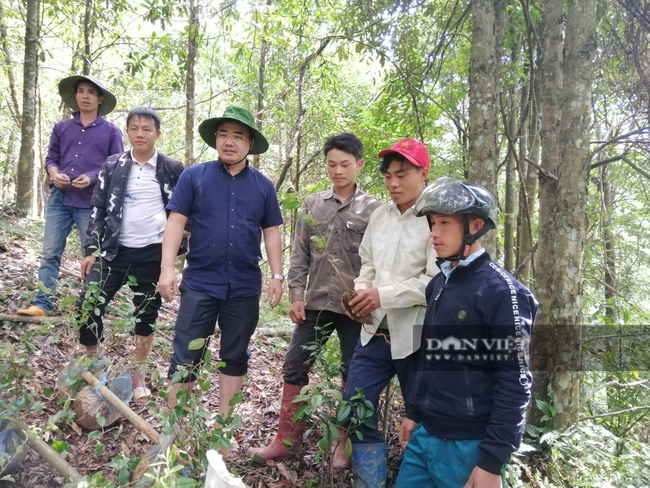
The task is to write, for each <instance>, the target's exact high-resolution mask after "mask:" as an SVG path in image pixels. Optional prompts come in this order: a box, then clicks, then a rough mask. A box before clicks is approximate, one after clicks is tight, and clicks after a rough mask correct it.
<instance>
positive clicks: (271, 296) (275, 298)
mask: <svg viewBox="0 0 650 488" xmlns="http://www.w3.org/2000/svg"><path fill="white" fill-rule="evenodd" d="M281 298H282V282H281V281H280V280H279V279H277V278H271V279H270V280H269V284H268V286H267V288H266V301H267V302H269V303H270V304H271V308H275V306H276V305H277V304H278V303H280V299H281Z"/></svg>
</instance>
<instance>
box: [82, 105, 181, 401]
mask: <svg viewBox="0 0 650 488" xmlns="http://www.w3.org/2000/svg"><path fill="white" fill-rule="evenodd" d="M126 129H127V135H128V138H129V142H130V143H131V149H130V150H129V151H126V152H123V153H120V154H115V155H114V156H111V157H109V158H108V159H107V160H106V162H105V163H104V165H103V166H102V169H101V171H100V173H99V183H98V185H97V186H96V187H95V191H94V193H93V197H92V201H91V207H92V213H91V216H90V222H89V224H88V232H87V234H86V241H85V244H84V251H85V255H86V257H85V258H84V259H83V261H82V262H81V274H82V276H83V277H84V278H85V279H86V283H87V284H88V289H87V291H86V293H85V297H84V298H83V300H82V301H81V303H80V304H79V305H80V307H79V312H78V315H77V322H78V323H79V324H80V326H81V327H80V330H79V342H80V343H81V344H82V345H84V346H85V347H86V350H87V351H89V352H91V351H95V350H96V349H97V348H98V344H99V342H100V341H101V340H102V339H103V322H102V316H103V314H104V310H105V308H106V305H107V304H108V302H110V300H111V299H112V298H113V297H114V296H115V294H116V293H117V291H118V290H119V289H120V288H121V287H122V286H123V285H124V284H125V283H128V285H129V287H130V288H131V289H132V290H133V292H134V296H133V306H134V309H135V310H134V321H135V353H134V356H135V357H134V359H135V361H134V362H135V370H134V371H133V374H132V379H133V397H134V401H135V402H136V403H140V404H145V403H147V401H148V399H149V395H150V391H149V390H148V388H147V387H146V386H145V383H144V378H143V376H142V374H141V372H140V367H141V365H142V363H143V361H144V360H145V359H146V358H147V356H148V355H149V353H150V352H151V345H152V343H153V331H154V329H153V326H154V323H155V321H156V319H157V318H158V310H159V309H160V305H161V299H160V295H159V294H158V291H157V284H158V279H159V277H160V261H161V258H162V235H163V230H164V229H165V223H166V221H167V213H166V211H165V206H166V205H167V202H168V201H169V199H170V198H171V196H172V193H173V191H174V188H175V186H176V182H177V181H178V177H179V176H180V174H181V173H182V171H183V169H184V167H183V165H182V164H181V163H179V162H178V161H175V160H173V159H170V158H168V157H166V156H164V155H162V154H160V153H158V150H157V149H156V141H157V140H158V138H159V137H160V117H159V116H158V114H157V113H156V111H155V110H152V109H149V108H144V107H137V108H134V109H133V110H131V111H130V112H129V114H128V115H127V119H126ZM97 256H99V260H97Z"/></svg>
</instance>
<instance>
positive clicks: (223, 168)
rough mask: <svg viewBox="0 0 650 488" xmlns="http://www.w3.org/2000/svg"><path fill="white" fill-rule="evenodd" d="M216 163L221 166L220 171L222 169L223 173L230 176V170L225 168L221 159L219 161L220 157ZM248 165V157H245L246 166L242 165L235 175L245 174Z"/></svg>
mask: <svg viewBox="0 0 650 488" xmlns="http://www.w3.org/2000/svg"><path fill="white" fill-rule="evenodd" d="M217 164H218V165H219V167H220V168H221V171H223V172H224V173H226V174H227V175H229V176H230V171H228V168H227V167H226V165H225V164H224V163H223V161H221V159H217ZM249 167H250V164H249V163H248V158H246V166H245V167H244V169H242V170H241V171H240V172H239V173H237V174H236V175H235V176H239V175H243V174H246V173H247V172H248V168H249Z"/></svg>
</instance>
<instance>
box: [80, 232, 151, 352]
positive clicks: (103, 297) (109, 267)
mask: <svg viewBox="0 0 650 488" xmlns="http://www.w3.org/2000/svg"><path fill="white" fill-rule="evenodd" d="M161 259H162V245H161V244H151V245H149V246H145V247H141V248H129V247H123V246H120V247H119V248H118V252H117V256H115V258H114V259H113V260H112V261H106V260H105V259H103V258H100V259H99V261H98V262H96V263H95V266H94V267H93V270H92V271H91V272H90V273H89V274H88V276H87V277H86V286H87V289H86V290H85V292H84V295H85V296H84V297H82V300H81V301H80V303H79V308H80V311H79V312H78V315H77V317H78V320H79V321H80V322H81V329H80V330H79V342H80V343H81V344H83V345H84V346H94V345H96V344H97V343H98V342H99V341H100V340H102V339H103V336H104V323H103V321H102V316H103V315H104V311H105V310H106V305H108V303H109V302H110V301H111V300H112V299H113V297H114V296H115V294H116V293H117V292H118V290H119V289H120V288H122V286H123V285H124V284H125V283H126V284H128V285H129V287H130V288H131V290H133V307H134V309H135V310H134V312H133V315H134V318H135V334H136V335H139V336H144V337H149V336H150V335H151V334H153V324H154V323H155V322H156V319H157V318H158V310H160V305H161V299H160V295H159V294H158V291H157V286H158V279H159V278H160V260H161ZM130 277H133V279H131V278H130ZM95 287H97V289H95Z"/></svg>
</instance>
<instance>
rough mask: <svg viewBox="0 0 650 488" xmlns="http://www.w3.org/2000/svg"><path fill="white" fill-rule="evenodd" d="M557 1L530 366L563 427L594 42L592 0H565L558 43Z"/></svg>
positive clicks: (573, 408) (575, 361)
mask: <svg viewBox="0 0 650 488" xmlns="http://www.w3.org/2000/svg"><path fill="white" fill-rule="evenodd" d="M562 6H563V5H562V1H559V0H547V1H546V11H545V15H546V20H547V26H546V27H547V32H546V36H545V52H544V58H545V59H544V61H543V66H544V75H545V87H544V92H545V93H544V94H543V97H544V102H545V107H544V111H545V113H544V115H543V117H544V119H543V120H545V122H546V123H547V125H546V126H545V127H544V126H543V131H542V134H543V140H542V141H543V142H542V144H543V145H542V154H543V157H544V169H545V170H546V171H548V172H549V173H551V175H550V176H545V177H544V178H542V179H541V184H540V222H539V226H540V227H539V229H540V230H539V242H540V253H539V259H540V262H542V263H544V267H543V269H542V268H540V269H539V270H538V273H537V278H536V283H537V290H536V291H537V297H538V298H539V300H540V303H541V307H540V313H539V317H538V321H537V326H536V328H535V331H534V339H533V361H534V370H535V371H538V372H539V374H537V375H536V386H535V391H536V395H537V398H538V399H541V400H545V401H548V400H549V398H550V396H549V393H551V392H552V394H553V397H552V399H553V402H552V403H553V405H554V406H555V408H556V409H557V414H556V415H555V417H554V418H553V425H554V427H555V428H556V429H565V428H566V427H568V426H569V425H571V424H573V423H575V422H576V421H577V419H578V408H579V404H578V393H579V387H580V360H581V357H580V355H581V338H582V314H581V311H582V287H581V285H582V275H583V268H582V264H583V248H584V240H585V234H586V226H587V183H588V176H589V142H590V137H589V129H590V121H591V80H592V71H593V68H592V59H593V56H594V54H595V49H596V42H595V30H596V0H569V2H568V15H567V24H566V42H565V45H564V49H563V46H562V42H561V35H562ZM562 52H564V53H565V57H564V59H563V60H562V58H561V53H562ZM561 62H563V63H564V73H563V75H562V74H561V71H560V70H561V67H560V66H561ZM546 104H548V105H546ZM560 107H561V110H560ZM546 110H549V112H548V113H546ZM557 116H559V119H557V118H555V117H557ZM547 129H549V130H550V131H553V132H554V133H555V135H556V136H559V137H557V138H556V142H553V141H551V140H549V136H550V132H549V133H546V134H545V132H546V130H547ZM545 143H546V144H548V147H547V146H546V145H545ZM560 162H561V164H560Z"/></svg>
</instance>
